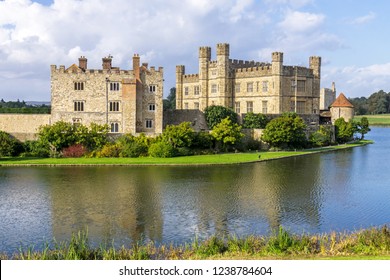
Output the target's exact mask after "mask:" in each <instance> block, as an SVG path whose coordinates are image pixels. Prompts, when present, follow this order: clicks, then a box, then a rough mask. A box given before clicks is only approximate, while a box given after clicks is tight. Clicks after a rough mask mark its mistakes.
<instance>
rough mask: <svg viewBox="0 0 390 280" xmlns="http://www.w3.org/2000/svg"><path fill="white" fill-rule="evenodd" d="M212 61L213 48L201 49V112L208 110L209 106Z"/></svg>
mask: <svg viewBox="0 0 390 280" xmlns="http://www.w3.org/2000/svg"><path fill="white" fill-rule="evenodd" d="M210 60H211V48H210V47H200V48H199V87H200V98H199V102H200V110H204V109H206V107H207V106H209V104H208V94H209V87H208V79H209V63H210Z"/></svg>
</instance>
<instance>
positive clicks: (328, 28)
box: [0, 0, 390, 101]
mask: <svg viewBox="0 0 390 280" xmlns="http://www.w3.org/2000/svg"><path fill="white" fill-rule="evenodd" d="M389 12H390V2H389V1H386V0H377V1H362V0H337V1H336V0H213V1H211V0H148V1H140V0H110V1H107V0H52V1H48V0H41V1H38V0H37V1H31V0H3V1H1V0H0V98H3V99H5V100H16V99H21V100H27V101H31V100H34V101H49V100H50V70H49V69H50V65H51V64H56V65H65V66H66V67H69V66H70V65H71V64H73V63H77V59H78V57H80V56H81V55H84V56H86V57H87V58H88V66H89V68H95V69H96V68H100V67H101V58H102V57H104V56H107V55H108V54H111V55H112V56H113V57H114V58H113V65H114V66H119V67H121V68H122V69H129V68H131V66H130V65H131V57H132V56H133V54H134V53H138V54H140V55H141V60H142V61H143V62H148V63H149V65H153V66H156V67H159V66H163V67H164V78H165V84H164V86H165V90H164V91H165V95H167V93H168V92H169V89H170V88H171V87H174V86H175V66H176V65H179V64H184V65H185V66H186V70H187V73H197V72H198V64H197V63H198V61H197V56H198V48H199V46H211V47H212V53H213V56H215V45H216V44H217V43H220V42H226V43H230V56H231V58H233V59H245V60H255V61H260V62H269V61H270V60H271V53H272V52H274V51H282V52H284V64H285V65H302V66H308V60H309V56H312V55H318V56H321V57H322V69H321V70H322V79H321V87H330V86H331V83H332V82H333V81H334V82H335V83H336V88H337V91H338V92H339V93H340V92H344V93H345V94H346V95H347V96H348V97H360V96H369V95H370V94H372V93H373V92H376V91H378V90H380V89H383V90H384V91H386V92H389V91H390V56H389V52H390V51H389V48H388V46H389V45H390V44H389V43H390V42H389V41H390V39H389V38H390V36H388V30H390V22H389V21H388V20H387V16H388V14H389Z"/></svg>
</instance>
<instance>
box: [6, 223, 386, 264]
mask: <svg viewBox="0 0 390 280" xmlns="http://www.w3.org/2000/svg"><path fill="white" fill-rule="evenodd" d="M0 259H3V260H4V259H15V260H200V259H202V260H208V259H219V260H220V259H229V260H235V259H237V260H238V259H239V260H251V259H381V260H384V259H387V260H388V259H390V230H389V228H388V227H387V226H383V227H381V228H370V229H365V230H361V231H357V232H353V233H330V234H321V235H306V234H303V235H293V234H290V233H289V232H287V231H286V230H284V229H283V228H281V227H280V228H279V230H278V231H276V232H274V233H273V234H271V235H270V236H268V237H267V236H250V237H246V238H244V239H239V238H236V237H229V238H218V237H215V236H213V237H211V238H209V239H207V240H205V241H203V242H199V241H197V240H194V241H193V242H192V243H190V244H184V245H181V246H173V245H161V246H155V245H154V244H153V243H148V244H143V245H141V244H140V243H135V244H132V245H130V246H129V247H126V246H122V247H121V248H114V247H113V246H107V245H106V244H101V245H100V246H98V247H95V248H94V247H91V246H90V244H89V241H88V233H87V232H78V233H77V234H73V236H72V237H71V240H70V241H69V242H62V243H60V244H58V243H56V242H55V241H54V242H53V244H51V245H48V243H46V244H45V247H44V249H43V250H40V251H35V250H34V249H33V247H29V248H27V249H23V248H21V249H20V252H19V253H17V254H15V255H13V256H8V255H6V254H0Z"/></svg>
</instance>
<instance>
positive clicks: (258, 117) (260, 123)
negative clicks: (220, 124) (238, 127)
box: [242, 112, 268, 128]
mask: <svg viewBox="0 0 390 280" xmlns="http://www.w3.org/2000/svg"><path fill="white" fill-rule="evenodd" d="M267 123H268V118H267V116H265V115H263V114H261V113H259V114H255V113H252V112H250V113H248V114H246V115H245V117H244V119H243V125H242V127H243V128H265V126H266V125H267Z"/></svg>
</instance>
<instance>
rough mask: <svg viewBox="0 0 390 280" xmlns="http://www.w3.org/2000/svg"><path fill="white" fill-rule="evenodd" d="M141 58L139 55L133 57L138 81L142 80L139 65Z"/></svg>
mask: <svg viewBox="0 0 390 280" xmlns="http://www.w3.org/2000/svg"><path fill="white" fill-rule="evenodd" d="M140 61H141V60H140V57H139V54H134V56H133V71H134V78H135V79H138V80H139V78H140V70H139V65H140Z"/></svg>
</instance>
